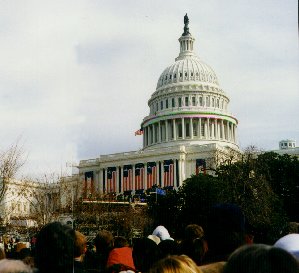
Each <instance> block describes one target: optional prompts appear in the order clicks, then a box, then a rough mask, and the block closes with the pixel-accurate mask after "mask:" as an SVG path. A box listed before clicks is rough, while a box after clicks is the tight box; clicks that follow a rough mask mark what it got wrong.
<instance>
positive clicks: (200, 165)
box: [196, 159, 206, 175]
mask: <svg viewBox="0 0 299 273" xmlns="http://www.w3.org/2000/svg"><path fill="white" fill-rule="evenodd" d="M200 173H203V174H206V160H205V159H196V175H198V174H200Z"/></svg>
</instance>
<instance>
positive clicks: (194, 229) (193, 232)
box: [184, 224, 204, 241]
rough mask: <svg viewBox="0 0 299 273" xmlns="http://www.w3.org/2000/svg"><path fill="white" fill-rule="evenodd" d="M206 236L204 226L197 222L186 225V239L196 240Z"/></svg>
mask: <svg viewBox="0 0 299 273" xmlns="http://www.w3.org/2000/svg"><path fill="white" fill-rule="evenodd" d="M203 236H204V231H203V228H202V227H201V226H199V225H197V224H190V225H188V226H186V228H185V231H184V240H190V241H192V240H194V239H197V238H202V237H203Z"/></svg>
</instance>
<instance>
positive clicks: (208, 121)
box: [207, 118, 211, 139]
mask: <svg viewBox="0 0 299 273" xmlns="http://www.w3.org/2000/svg"><path fill="white" fill-rule="evenodd" d="M210 136H211V133H210V119H209V118H207V139H210Z"/></svg>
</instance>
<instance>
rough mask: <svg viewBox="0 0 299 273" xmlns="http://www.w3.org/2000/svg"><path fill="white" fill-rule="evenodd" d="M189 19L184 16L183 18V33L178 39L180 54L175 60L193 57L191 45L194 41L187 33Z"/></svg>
mask: <svg viewBox="0 0 299 273" xmlns="http://www.w3.org/2000/svg"><path fill="white" fill-rule="evenodd" d="M188 25H189V18H188V16H187V13H186V15H185V16H184V33H183V34H182V36H181V37H180V38H179V42H180V54H179V56H178V57H177V58H176V59H175V60H176V61H177V60H182V59H184V58H186V57H191V56H192V57H194V56H195V53H194V52H193V44H194V41H195V39H194V38H193V37H192V35H191V34H190V32H189V27H188Z"/></svg>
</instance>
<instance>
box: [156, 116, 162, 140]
mask: <svg viewBox="0 0 299 273" xmlns="http://www.w3.org/2000/svg"><path fill="white" fill-rule="evenodd" d="M158 130H159V132H158V141H157V142H159V143H161V142H162V133H161V121H159V122H158Z"/></svg>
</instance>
